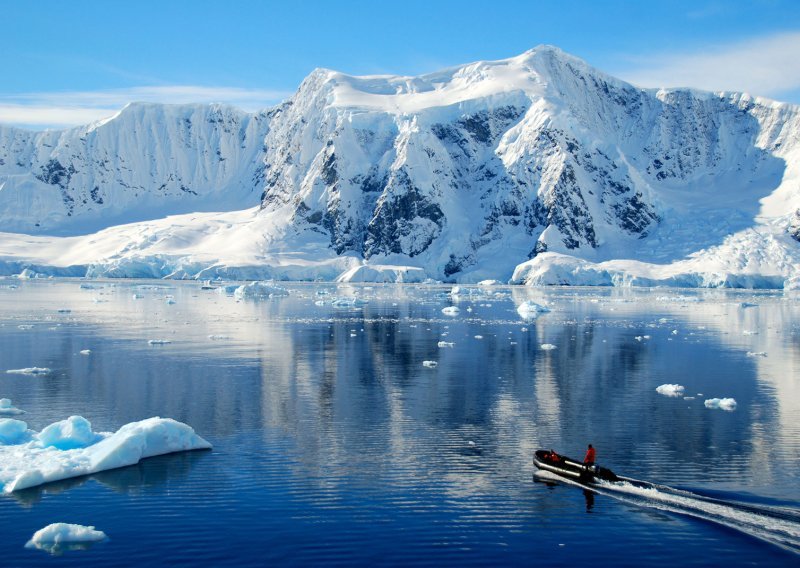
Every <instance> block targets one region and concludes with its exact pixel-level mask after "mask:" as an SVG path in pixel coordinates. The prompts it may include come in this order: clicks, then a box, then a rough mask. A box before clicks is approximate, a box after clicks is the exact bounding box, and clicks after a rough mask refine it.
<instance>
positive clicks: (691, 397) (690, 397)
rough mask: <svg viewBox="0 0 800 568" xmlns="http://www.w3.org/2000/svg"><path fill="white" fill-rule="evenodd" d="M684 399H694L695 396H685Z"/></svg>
mask: <svg viewBox="0 0 800 568" xmlns="http://www.w3.org/2000/svg"><path fill="white" fill-rule="evenodd" d="M683 400H694V397H693V396H685V397H683Z"/></svg>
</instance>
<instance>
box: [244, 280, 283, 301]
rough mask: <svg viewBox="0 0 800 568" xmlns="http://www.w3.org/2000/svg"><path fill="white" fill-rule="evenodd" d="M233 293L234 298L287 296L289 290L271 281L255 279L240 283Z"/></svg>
mask: <svg viewBox="0 0 800 568" xmlns="http://www.w3.org/2000/svg"><path fill="white" fill-rule="evenodd" d="M233 295H234V297H236V298H278V297H281V296H288V295H289V291H288V290H287V289H286V288H281V287H280V286H276V285H275V284H273V283H271V282H260V281H258V280H256V281H255V282H250V283H249V284H242V285H241V286H239V287H238V288H236V290H235V291H234V293H233Z"/></svg>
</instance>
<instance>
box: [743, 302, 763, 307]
mask: <svg viewBox="0 0 800 568" xmlns="http://www.w3.org/2000/svg"><path fill="white" fill-rule="evenodd" d="M739 307H740V308H757V307H758V304H753V303H751V302H742V303H741V304H739Z"/></svg>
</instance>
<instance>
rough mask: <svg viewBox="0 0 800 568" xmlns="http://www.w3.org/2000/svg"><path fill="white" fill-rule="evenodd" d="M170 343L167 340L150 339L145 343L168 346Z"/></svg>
mask: <svg viewBox="0 0 800 568" xmlns="http://www.w3.org/2000/svg"><path fill="white" fill-rule="evenodd" d="M170 343H172V341H171V340H169V339H150V340H148V341H147V344H148V345H168V344H170Z"/></svg>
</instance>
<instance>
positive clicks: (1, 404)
mask: <svg viewBox="0 0 800 568" xmlns="http://www.w3.org/2000/svg"><path fill="white" fill-rule="evenodd" d="M16 414H25V411H24V410H20V409H19V408H16V407H14V405H13V404H11V399H8V398H0V416H14V415H16Z"/></svg>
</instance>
